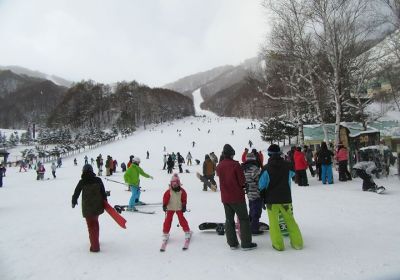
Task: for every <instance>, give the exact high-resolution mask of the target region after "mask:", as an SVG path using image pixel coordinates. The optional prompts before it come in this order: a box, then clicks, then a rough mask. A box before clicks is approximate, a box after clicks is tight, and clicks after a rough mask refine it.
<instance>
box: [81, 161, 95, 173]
mask: <svg viewBox="0 0 400 280" xmlns="http://www.w3.org/2000/svg"><path fill="white" fill-rule="evenodd" d="M88 172H92V173H93V167H92V166H91V165H90V164H88V163H87V164H85V165H84V166H83V168H82V173H88Z"/></svg>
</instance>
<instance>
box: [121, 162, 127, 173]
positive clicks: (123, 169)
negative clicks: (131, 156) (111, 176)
mask: <svg viewBox="0 0 400 280" xmlns="http://www.w3.org/2000/svg"><path fill="white" fill-rule="evenodd" d="M121 169H122V172H125V171H126V164H125V162H122V163H121Z"/></svg>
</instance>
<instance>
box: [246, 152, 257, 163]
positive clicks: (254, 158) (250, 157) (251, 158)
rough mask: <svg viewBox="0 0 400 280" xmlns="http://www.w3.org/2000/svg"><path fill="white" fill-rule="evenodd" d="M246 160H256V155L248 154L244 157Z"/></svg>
mask: <svg viewBox="0 0 400 280" xmlns="http://www.w3.org/2000/svg"><path fill="white" fill-rule="evenodd" d="M246 160H247V161H250V160H256V155H255V154H254V153H248V154H247V155H246Z"/></svg>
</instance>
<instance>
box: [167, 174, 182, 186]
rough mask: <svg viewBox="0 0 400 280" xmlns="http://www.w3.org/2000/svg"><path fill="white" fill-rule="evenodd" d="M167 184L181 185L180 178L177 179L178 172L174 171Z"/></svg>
mask: <svg viewBox="0 0 400 280" xmlns="http://www.w3.org/2000/svg"><path fill="white" fill-rule="evenodd" d="M169 185H170V186H171V187H176V186H180V185H181V180H180V179H179V176H178V174H176V173H175V174H174V175H173V176H172V177H171V181H170V183H169Z"/></svg>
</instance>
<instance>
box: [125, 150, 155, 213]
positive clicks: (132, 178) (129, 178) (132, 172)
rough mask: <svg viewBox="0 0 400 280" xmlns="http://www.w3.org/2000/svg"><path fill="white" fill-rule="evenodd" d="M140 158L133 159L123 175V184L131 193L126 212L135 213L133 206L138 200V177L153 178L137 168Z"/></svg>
mask: <svg viewBox="0 0 400 280" xmlns="http://www.w3.org/2000/svg"><path fill="white" fill-rule="evenodd" d="M139 164H140V158H138V157H135V158H133V161H132V164H131V166H130V167H129V168H128V170H126V172H125V174H124V180H125V183H127V184H128V185H129V188H130V190H131V192H132V195H131V198H130V200H129V206H128V208H127V209H126V210H127V211H137V209H136V207H135V204H136V202H139V198H140V179H139V176H140V175H141V176H143V177H145V178H150V179H153V176H151V175H149V174H147V173H145V172H144V171H143V169H142V168H140V166H139Z"/></svg>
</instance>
